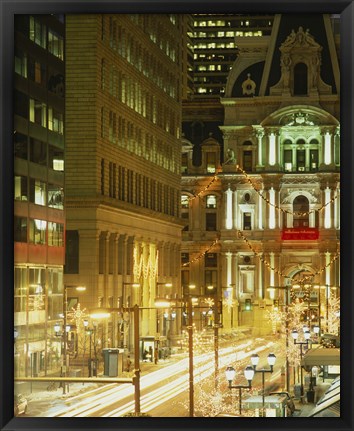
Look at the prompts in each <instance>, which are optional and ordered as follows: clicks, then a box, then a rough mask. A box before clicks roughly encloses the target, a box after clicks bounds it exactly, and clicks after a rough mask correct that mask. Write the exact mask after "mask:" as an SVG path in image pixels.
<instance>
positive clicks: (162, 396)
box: [47, 339, 274, 417]
mask: <svg viewBox="0 0 354 431" xmlns="http://www.w3.org/2000/svg"><path fill="white" fill-rule="evenodd" d="M261 342H262V345H261V346H259V347H256V348H252V349H251V347H250V346H251V345H252V342H251V341H248V342H246V343H243V344H241V345H239V346H231V347H224V348H220V349H219V368H220V369H222V368H224V367H226V366H227V365H228V364H230V363H234V362H236V361H237V362H238V361H242V360H245V359H247V358H248V357H249V356H250V355H252V354H253V353H259V352H261V351H263V350H265V349H269V348H271V347H273V345H274V342H268V343H266V344H264V340H263V339H259V343H261ZM213 358H214V356H213V352H208V353H204V354H201V355H196V356H195V357H194V363H195V369H194V374H195V376H194V381H195V383H198V382H200V381H202V380H204V379H206V378H208V377H210V375H211V373H213V372H214V367H215V365H214V361H213ZM188 379H189V374H188V358H184V359H182V360H180V361H178V362H177V363H174V364H171V365H168V366H165V367H164V368H159V369H158V370H156V371H153V372H151V373H149V374H146V375H143V376H142V377H141V391H142V394H141V411H143V412H144V413H149V412H151V411H153V410H154V409H156V408H158V407H160V406H162V405H163V404H165V403H167V402H169V401H170V400H172V399H173V398H175V397H177V396H178V395H180V394H183V392H184V393H186V394H188V385H189V381H188ZM148 389H149V391H148V392H147V390H148ZM144 391H145V392H147V393H146V394H144V393H143V392H144ZM133 397H134V387H133V386H131V385H116V384H112V385H108V387H107V385H105V387H104V390H103V388H102V387H100V388H96V389H93V390H90V391H88V392H86V393H85V394H81V395H78V396H75V397H72V398H70V399H68V400H67V401H66V406H65V407H64V408H62V409H61V410H56V411H55V408H53V409H51V412H49V416H50V415H51V416H55V417H73V416H76V417H83V416H91V417H119V416H123V415H124V414H126V413H129V412H132V411H134V398H133ZM47 416H48V415H47Z"/></svg>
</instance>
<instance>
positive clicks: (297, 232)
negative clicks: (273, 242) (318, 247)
mask: <svg viewBox="0 0 354 431" xmlns="http://www.w3.org/2000/svg"><path fill="white" fill-rule="evenodd" d="M318 238H319V231H318V229H317V228H314V227H307V228H306V227H302V228H292V229H284V230H283V231H282V234H281V239H282V240H283V241H287V240H290V241H299V240H300V241H303V240H317V239H318Z"/></svg>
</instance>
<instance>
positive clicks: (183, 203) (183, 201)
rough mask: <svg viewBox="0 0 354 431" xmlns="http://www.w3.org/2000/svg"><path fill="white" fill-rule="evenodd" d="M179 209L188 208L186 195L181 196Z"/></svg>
mask: <svg viewBox="0 0 354 431" xmlns="http://www.w3.org/2000/svg"><path fill="white" fill-rule="evenodd" d="M181 207H182V208H188V207H189V198H188V196H187V195H182V196H181Z"/></svg>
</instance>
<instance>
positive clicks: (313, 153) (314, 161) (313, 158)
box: [310, 150, 318, 171]
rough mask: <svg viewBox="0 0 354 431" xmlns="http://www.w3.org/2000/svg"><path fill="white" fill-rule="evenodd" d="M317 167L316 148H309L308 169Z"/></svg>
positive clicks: (314, 169) (311, 169)
mask: <svg viewBox="0 0 354 431" xmlns="http://www.w3.org/2000/svg"><path fill="white" fill-rule="evenodd" d="M317 169H318V150H310V171H317Z"/></svg>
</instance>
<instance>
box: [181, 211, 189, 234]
mask: <svg viewBox="0 0 354 431" xmlns="http://www.w3.org/2000/svg"><path fill="white" fill-rule="evenodd" d="M181 217H182V219H183V221H184V222H186V223H187V224H186V225H185V226H184V228H183V230H184V231H187V230H189V213H188V211H184V212H182V213H181Z"/></svg>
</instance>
